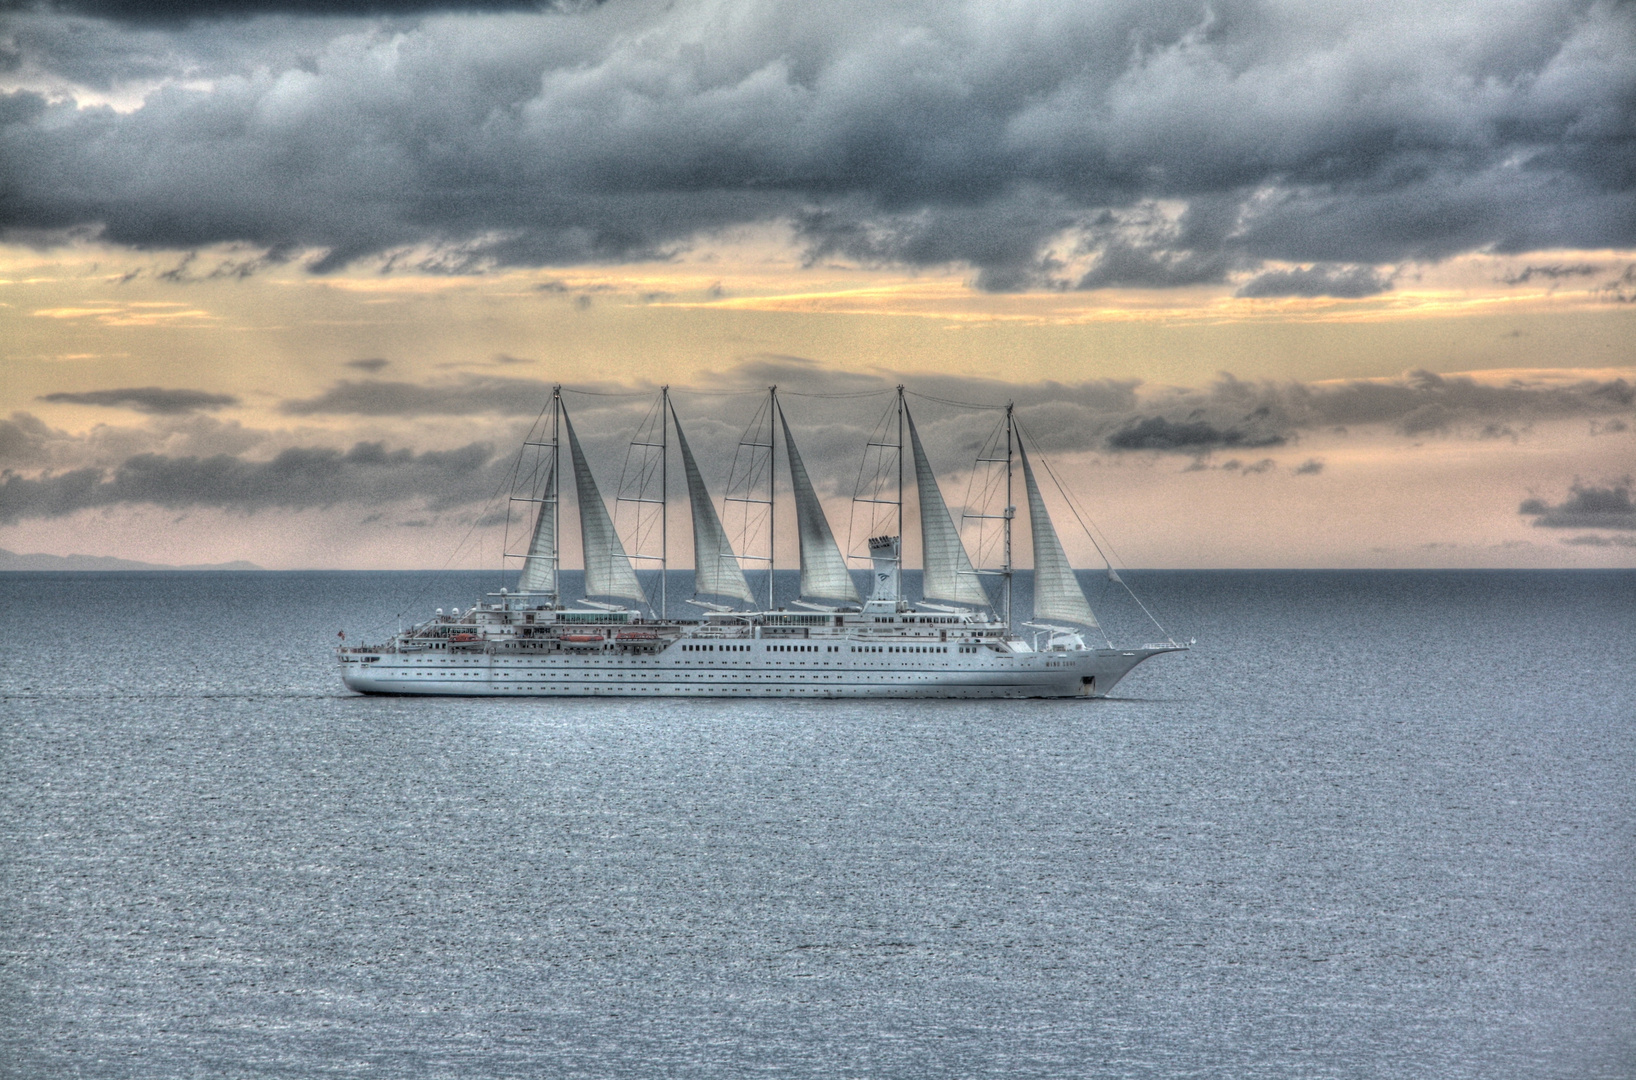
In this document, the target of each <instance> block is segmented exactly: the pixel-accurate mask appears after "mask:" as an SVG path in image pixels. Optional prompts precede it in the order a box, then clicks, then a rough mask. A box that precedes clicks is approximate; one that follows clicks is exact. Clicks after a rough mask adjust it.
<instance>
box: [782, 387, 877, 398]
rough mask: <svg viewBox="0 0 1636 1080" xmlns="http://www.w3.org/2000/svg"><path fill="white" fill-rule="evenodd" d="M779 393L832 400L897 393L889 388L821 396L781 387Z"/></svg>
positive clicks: (807, 391)
mask: <svg viewBox="0 0 1636 1080" xmlns="http://www.w3.org/2000/svg"><path fill="white" fill-rule="evenodd" d="M778 392H779V393H780V394H784V395H787V396H789V397H810V398H831V399H839V398H867V397H880V396H881V395H882V394H892V393H896V391H895V390H893V389H891V388H890V387H888V388H887V389H885V390H859V391H857V392H856V393H849V394H820V393H817V392H816V391H813V390H786V389H784V388H783V387H782V386H780V387H779V388H778Z"/></svg>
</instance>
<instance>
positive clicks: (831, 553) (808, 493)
mask: <svg viewBox="0 0 1636 1080" xmlns="http://www.w3.org/2000/svg"><path fill="white" fill-rule="evenodd" d="M778 419H779V422H780V423H782V424H783V425H784V445H785V447H786V448H787V449H788V451H789V457H790V486H791V487H793V488H795V523H796V528H797V530H798V531H799V532H800V534H801V595H802V596H811V597H822V598H824V599H827V600H851V601H852V602H853V603H857V604H861V603H863V597H861V596H859V595H858V587H857V585H855V584H853V582H852V575H851V574H849V573H847V570H846V560H845V559H842V558H841V549H840V548H839V547H837V546H836V545H835V534H834V533H832V532H830V531H829V520H828V519H827V518H825V517H824V508H823V506H822V505H820V504H819V502H818V495H817V493H816V492H814V491H813V490H812V480H811V479H810V478H809V477H808V476H807V467H806V466H805V465H803V464H802V463H801V454H800V452H799V451H797V450H796V448H795V436H793V435H791V434H790V422H789V420H788V419H786V418H785V416H784V412H783V410H782V409H780V410H779V413H778Z"/></svg>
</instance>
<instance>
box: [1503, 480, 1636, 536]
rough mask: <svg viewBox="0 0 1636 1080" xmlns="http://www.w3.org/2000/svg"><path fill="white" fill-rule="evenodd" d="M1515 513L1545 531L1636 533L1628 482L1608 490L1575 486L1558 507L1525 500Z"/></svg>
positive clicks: (1633, 506)
mask: <svg viewBox="0 0 1636 1080" xmlns="http://www.w3.org/2000/svg"><path fill="white" fill-rule="evenodd" d="M1517 513H1519V514H1522V515H1524V516H1525V517H1531V518H1533V519H1534V524H1535V525H1536V526H1539V527H1542V528H1547V529H1636V504H1633V503H1632V502H1631V500H1630V480H1629V479H1628V478H1626V479H1625V480H1623V481H1621V482H1619V483H1617V484H1610V485H1609V486H1607V487H1585V486H1582V485H1579V484H1575V485H1574V486H1573V487H1572V488H1571V489H1570V491H1569V495H1568V498H1567V499H1565V500H1563V501H1562V502H1561V503H1558V504H1556V505H1554V506H1553V505H1551V504H1549V503H1547V502H1545V501H1544V500H1543V499H1528V500H1525V501H1524V502H1523V504H1522V505H1521V506H1519V507H1517ZM1576 542H1577V543H1591V542H1592V541H1588V540H1584V539H1580V540H1577V541H1576Z"/></svg>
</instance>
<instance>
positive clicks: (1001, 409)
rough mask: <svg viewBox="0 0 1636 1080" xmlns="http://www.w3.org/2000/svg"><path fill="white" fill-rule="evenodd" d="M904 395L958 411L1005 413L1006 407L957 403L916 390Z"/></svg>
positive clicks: (950, 399) (967, 402) (908, 391)
mask: <svg viewBox="0 0 1636 1080" xmlns="http://www.w3.org/2000/svg"><path fill="white" fill-rule="evenodd" d="M904 393H905V394H908V395H909V396H910V397H917V398H919V399H920V400H922V401H935V402H937V403H938V404H939V405H950V406H953V407H954V408H956V409H981V410H984V411H999V412H1004V411H1005V406H1004V405H981V404H979V403H977V402H975V401H956V400H954V399H953V398H944V397H936V396H934V395H932V394H921V393H917V392H916V391H914V390H905V391H904Z"/></svg>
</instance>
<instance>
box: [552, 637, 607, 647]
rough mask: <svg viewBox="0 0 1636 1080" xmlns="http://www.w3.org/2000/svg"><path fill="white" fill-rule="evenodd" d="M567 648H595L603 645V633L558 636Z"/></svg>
mask: <svg viewBox="0 0 1636 1080" xmlns="http://www.w3.org/2000/svg"><path fill="white" fill-rule="evenodd" d="M557 640H558V641H560V642H562V647H563V648H565V649H595V648H598V647H599V646H601V644H602V642H603V641H604V638H603V637H602V635H601V634H563V635H561V636H559V637H558V638H557Z"/></svg>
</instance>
